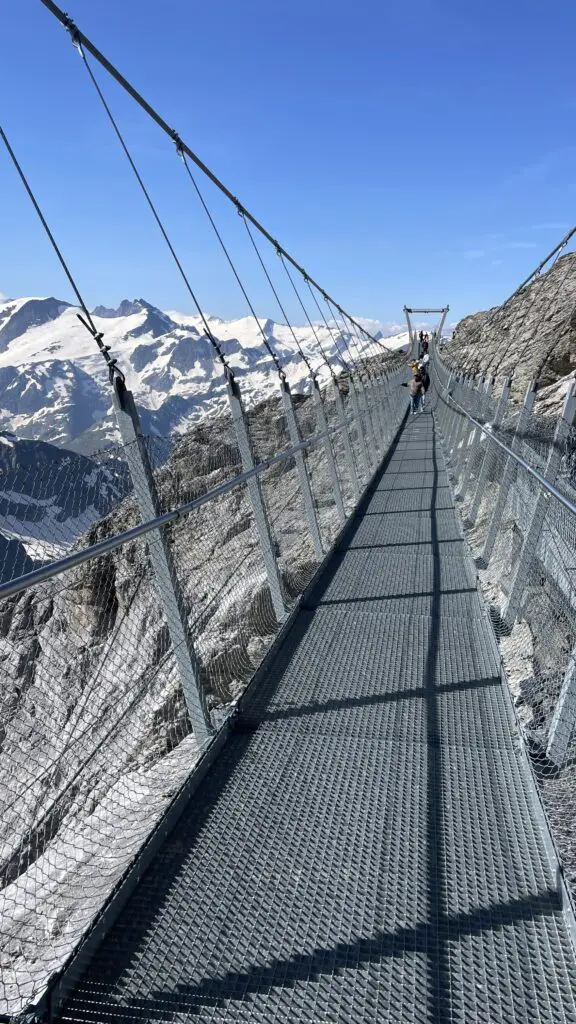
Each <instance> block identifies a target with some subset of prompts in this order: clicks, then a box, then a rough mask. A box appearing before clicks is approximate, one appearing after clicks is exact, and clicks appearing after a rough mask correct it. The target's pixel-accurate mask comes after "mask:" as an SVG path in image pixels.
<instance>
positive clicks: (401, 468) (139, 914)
mask: <svg viewBox="0 0 576 1024" xmlns="http://www.w3.org/2000/svg"><path fill="white" fill-rule="evenodd" d="M575 993H576V962H575V959H574V951H573V949H572V945H571V941H570V936H569V931H568V927H567V923H566V920H565V917H564V914H563V911H562V907H561V899H560V895H559V891H558V889H557V885H556V878H555V874H554V870H553V867H552V865H551V863H550V861H549V858H548V854H547V847H546V845H545V840H544V834H543V830H542V827H541V821H540V819H539V817H538V814H537V813H536V806H535V802H534V795H533V791H532V786H531V780H530V776H529V774H528V771H527V766H526V762H525V760H524V756H523V754H522V752H521V750H520V748H519V745H518V740H517V736H516V735H515V723H514V718H513V715H512V713H511V707H510V702H509V698H508V696H507V693H506V690H505V686H504V685H503V683H502V680H501V676H500V664H499V659H498V655H497V649H496V647H495V644H494V640H493V637H492V634H491V630H490V626H489V621H488V618H487V616H486V613H485V611H484V609H483V607H482V604H481V600H480V598H479V595H478V591H477V588H476V576H475V570H474V567H473V565H472V561H471V559H470V556H469V554H468V550H467V548H466V545H465V543H464V541H463V538H462V534H461V531H460V527H459V523H458V520H457V515H456V512H455V510H454V506H453V502H452V496H451V492H450V488H449V485H448V479H447V475H446V471H445V467H444V463H443V457H442V453H441V451H440V450H439V447H438V443H437V440H436V435H435V427H434V420H433V417H432V416H431V415H429V414H426V415H422V416H420V417H418V418H415V419H411V420H410V421H409V422H408V423H407V424H406V426H405V428H404V431H403V432H402V434H401V435H400V436H399V438H398V440H397V443H396V446H395V448H394V450H393V452H392V454H391V457H390V458H389V460H388V462H387V464H386V466H385V469H384V471H383V473H382V474H381V475H380V478H379V479H378V480H377V482H376V484H375V486H374V488H373V490H372V493H371V495H370V499H369V501H368V502H367V504H366V507H365V508H364V509H363V510H362V512H361V513H360V514H359V515H358V517H357V519H356V522H355V524H354V528H353V530H351V531H350V532H349V533H348V535H347V537H346V540H345V542H344V545H343V547H342V549H341V550H340V551H339V552H338V554H337V555H336V556H335V557H334V558H333V560H332V562H331V564H330V565H329V567H328V570H327V572H326V573H325V574H324V576H323V578H322V580H321V581H320V583H319V585H318V586H317V588H316V590H315V591H314V592H313V594H312V596H311V597H310V598H309V599H308V601H307V604H306V606H305V607H303V608H302V609H301V611H300V612H299V614H298V617H297V619H296V621H295V624H294V627H293V629H292V630H291V632H290V634H289V635H288V636H287V637H286V639H285V640H284V642H283V644H282V646H281V647H280V649H279V650H278V651H277V653H276V656H275V660H274V661H273V663H272V666H271V668H270V671H269V673H268V675H267V677H266V678H265V679H264V681H263V682H262V684H261V685H260V686H259V688H258V689H257V691H256V692H255V694H254V697H253V699H252V701H251V703H250V704H249V705H248V706H247V708H246V710H245V712H244V714H243V717H242V719H241V721H240V723H239V729H238V730H237V731H236V732H235V733H234V734H233V735H232V737H231V738H230V740H229V742H228V743H227V744H226V747H225V748H224V750H223V752H222V754H221V755H220V757H219V759H218V761H217V762H216V763H215V765H214V766H213V768H212V769H211V771H210V773H209V774H208V776H207V777H206V779H205V780H204V782H203V784H202V786H201V788H200V789H199V790H198V792H197V793H196V795H195V797H194V799H193V801H192V803H191V804H190V806H189V808H188V809H187V810H186V811H185V813H184V815H183V817H182V818H181V820H180V822H179V825H178V827H177V828H176V830H175V831H174V832H173V834H172V835H171V837H170V838H169V840H168V841H167V842H166V843H165V845H164V846H163V847H162V849H161V851H160V853H159V854H158V855H157V857H156V859H155V861H154V863H153V865H152V867H151V868H150V869H149V870H148V872H147V873H146V875H145V876H144V878H143V879H142V881H141V883H140V885H139V887H138V889H137V890H136V891H135V893H134V894H133V896H132V898H131V899H130V901H129V903H128V904H127V906H126V908H125V910H124V912H123V914H122V916H121V918H120V919H119V921H118V922H117V924H116V925H115V927H114V928H113V930H112V931H111V932H110V934H109V935H108V937H107V938H106V940H105V942H104V944H103V946H102V947H101V949H100V951H99V952H98V954H97V956H96V957H95V959H94V960H93V962H92V964H91V965H90V968H89V970H88V972H87V973H86V975H85V977H84V978H83V979H82V980H81V981H80V983H79V984H78V986H77V989H76V991H75V993H74V995H73V997H72V998H71V999H70V1001H69V1002H68V1004H67V1006H66V1007H65V1009H64V1011H63V1014H62V1019H64V1020H69V1021H72V1020H73V1021H80V1020H82V1021H98V1022H100V1024H103V1022H107V1021H132V1020H136V1019H138V1020H142V1021H185V1020H201V1021H262V1022H264V1021H270V1022H271V1021H275V1022H280V1021H282V1022H284V1021H285V1022H288V1021H290V1022H296V1021H302V1022H304V1021H306V1022H310V1024H312V1022H334V1024H335V1022H338V1024H352V1022H354V1021H365V1022H368V1021H370V1022H374V1021H388V1022H398V1021H422V1022H446V1021H466V1022H470V1021H478V1022H480V1021H482V1022H502V1021H511V1022H512V1021H514V1022H520V1021H522V1022H523V1021H526V1022H527V1021H531V1022H534V1021H547V1022H550V1024H559V1022H562V1021H576V996H575Z"/></svg>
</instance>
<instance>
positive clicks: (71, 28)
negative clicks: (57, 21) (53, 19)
mask: <svg viewBox="0 0 576 1024" xmlns="http://www.w3.org/2000/svg"><path fill="white" fill-rule="evenodd" d="M64 25H65V28H66V31H67V32H68V33H69V34H70V39H71V40H72V45H73V46H75V47H76V49H77V50H78V53H79V54H80V56H81V57H82V59H83V60H84V50H83V49H82V41H81V39H80V32H79V31H78V28H77V26H76V23H75V22H74V21H73V20H72V18H71V17H70V15H69V14H65V15H64Z"/></svg>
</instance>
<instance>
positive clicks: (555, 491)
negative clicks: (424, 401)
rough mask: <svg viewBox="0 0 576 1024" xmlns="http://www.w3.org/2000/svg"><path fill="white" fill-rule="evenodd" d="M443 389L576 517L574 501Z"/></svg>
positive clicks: (443, 387)
mask: <svg viewBox="0 0 576 1024" xmlns="http://www.w3.org/2000/svg"><path fill="white" fill-rule="evenodd" d="M441 387H442V389H443V390H445V391H446V395H447V397H448V398H449V399H450V402H451V403H452V405H453V406H454V407H455V408H456V409H457V410H458V411H459V412H460V413H462V415H463V416H465V417H466V419H468V420H470V423H473V424H474V426H475V427H478V428H479V429H480V430H481V431H482V433H484V434H488V435H489V437H490V440H491V441H493V442H494V444H497V445H498V447H499V448H501V449H502V451H504V452H506V454H507V455H508V456H509V457H510V458H511V459H514V462H516V463H517V464H518V465H519V466H521V467H522V469H525V470H526V472H527V473H529V474H530V476H533V477H534V479H535V480H537V481H538V483H539V484H541V485H542V487H544V489H545V490H546V491H548V493H549V494H551V495H552V496H553V497H554V498H556V499H557V500H558V501H560V502H561V503H562V504H563V505H564V506H565V508H567V509H568V511H569V512H571V513H572V515H575V516H576V505H575V504H574V502H573V501H570V498H567V497H566V495H565V494H563V493H562V491H559V490H558V488H557V487H555V486H554V484H553V483H551V481H550V480H547V479H546V477H545V476H543V475H542V473H539V472H538V470H537V469H534V466H531V465H530V463H529V462H526V460H525V459H523V458H522V456H521V455H518V454H517V453H516V452H515V451H514V450H513V449H512V448H509V447H508V445H507V444H504V442H503V441H500V440H499V439H498V438H497V437H496V435H495V434H494V433H493V432H492V431H491V430H490V428H489V426H487V425H486V424H485V423H480V421H479V420H476V419H474V417H473V416H471V415H470V413H469V412H466V409H464V408H463V407H462V406H461V405H460V403H459V402H457V401H456V400H455V399H454V398H453V397H452V395H451V394H450V392H449V391H448V390H447V388H446V385H444V384H443V385H441Z"/></svg>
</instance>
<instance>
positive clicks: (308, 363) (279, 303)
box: [238, 210, 315, 377]
mask: <svg viewBox="0 0 576 1024" xmlns="http://www.w3.org/2000/svg"><path fill="white" fill-rule="evenodd" d="M238 213H239V214H240V217H241V219H242V223H243V224H244V227H245V228H246V231H247V232H248V237H249V238H250V241H251V243H252V246H253V249H254V252H255V253H256V256H257V257H258V262H259V263H260V266H261V267H262V270H263V271H264V274H265V276H266V280H267V281H268V284H269V285H270V288H271V289H272V293H273V295H274V298H275V299H276V302H277V303H278V307H279V309H280V312H281V313H282V316H283V317H284V320H285V321H286V326H287V327H288V329H289V331H290V334H291V335H292V338H293V340H294V344H295V345H296V348H297V349H298V352H299V353H300V356H301V358H302V359H303V360H304V363H305V365H306V366H307V368H308V372H309V374H310V376H311V377H315V372H314V370H313V369H312V366H311V365H310V362H309V360H308V357H307V356H306V355H305V353H304V351H303V349H302V346H301V345H300V342H299V341H298V338H297V337H296V332H295V330H294V328H293V326H292V323H291V321H290V319H289V317H288V314H287V312H286V310H285V309H284V306H283V304H282V301H281V299H280V296H279V294H278V291H277V290H276V287H275V285H274V282H273V280H272V278H271V277H270V274H269V273H268V268H267V266H266V264H265V263H264V260H263V259H262V253H261V252H260V249H259V248H258V245H257V244H256V239H255V238H254V235H253V234H252V232H251V230H250V225H249V224H248V222H247V220H246V217H245V216H244V211H243V210H238Z"/></svg>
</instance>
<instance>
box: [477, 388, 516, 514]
mask: <svg viewBox="0 0 576 1024" xmlns="http://www.w3.org/2000/svg"><path fill="white" fill-rule="evenodd" d="M511 384H512V381H511V379H510V377H507V378H506V380H505V382H504V387H503V388H502V394H501V395H500V398H499V399H498V405H497V406H496V412H495V414H494V419H493V420H492V429H493V430H494V429H496V430H497V429H498V427H500V426H501V424H502V421H503V419H504V416H505V415H506V408H507V406H508V399H509V397H510V386H511ZM486 437H487V446H486V451H485V452H484V458H483V459H482V465H481V467H480V472H479V473H478V480H477V483H476V491H475V493H474V497H473V499H472V504H471V505H470V509H469V512H468V521H469V523H470V525H473V524H474V523H475V522H476V516H477V515H478V509H479V508H480V503H481V501H482V497H483V494H484V489H485V487H486V481H487V480H488V477H489V475H490V472H491V470H492V466H493V463H494V456H495V451H494V447H495V446H494V444H493V443H492V441H491V439H490V434H488V433H487V434H486Z"/></svg>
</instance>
